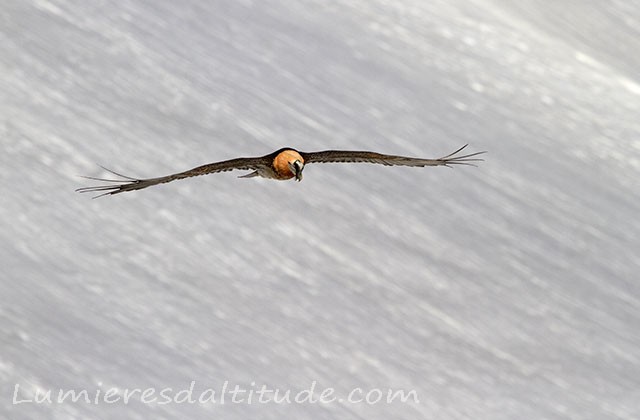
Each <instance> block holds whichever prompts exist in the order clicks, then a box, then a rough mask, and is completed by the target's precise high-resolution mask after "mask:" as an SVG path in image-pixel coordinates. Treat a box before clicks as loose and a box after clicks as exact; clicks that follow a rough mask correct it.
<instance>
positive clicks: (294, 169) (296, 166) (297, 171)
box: [289, 159, 304, 182]
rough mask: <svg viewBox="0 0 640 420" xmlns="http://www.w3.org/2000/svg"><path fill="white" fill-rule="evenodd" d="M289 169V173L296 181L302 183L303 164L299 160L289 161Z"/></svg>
mask: <svg viewBox="0 0 640 420" xmlns="http://www.w3.org/2000/svg"><path fill="white" fill-rule="evenodd" d="M289 169H290V170H291V173H292V174H293V175H294V176H295V177H296V181H298V182H300V181H302V170H303V169H304V163H302V161H300V159H295V160H291V161H289Z"/></svg>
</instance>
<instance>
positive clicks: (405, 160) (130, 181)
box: [76, 144, 486, 198]
mask: <svg viewBox="0 0 640 420" xmlns="http://www.w3.org/2000/svg"><path fill="white" fill-rule="evenodd" d="M467 146H468V145H467V144H465V145H464V146H462V147H461V148H459V149H458V150H456V151H455V152H453V153H450V154H448V155H446V156H443V157H441V158H437V159H421V158H412V157H406V156H394V155H384V154H381V153H376V152H363V151H351V150H325V151H322V152H300V151H297V150H295V149H292V148H290V147H285V148H282V149H280V150H276V151H275V152H273V153H269V154H268V155H265V156H260V157H241V158H236V159H230V160H224V161H221V162H215V163H209V164H207V165H202V166H198V167H196V168H193V169H189V170H188V171H184V172H178V173H175V174H172V175H166V176H161V177H157V178H147V179H137V178H132V177H130V176H126V175H122V174H119V173H117V172H114V171H112V170H109V169H107V168H105V167H102V168H103V169H104V170H106V171H108V172H110V173H112V174H113V175H115V176H117V177H119V178H120V179H105V178H95V177H90V176H85V177H83V178H87V179H92V180H94V181H101V182H106V183H107V184H105V185H98V186H94V187H84V188H78V189H77V190H76V191H77V192H81V193H85V192H98V193H101V194H99V195H97V196H95V197H94V198H98V197H102V196H105V195H110V194H119V193H122V192H127V191H135V190H141V189H143V188H147V187H150V186H152V185H157V184H164V183H166V182H171V181H175V180H177V179H184V178H189V177H192V176H199V175H206V174H213V173H218V172H227V171H232V170H236V169H237V170H243V171H253V172H250V173H248V174H246V175H242V176H240V177H239V178H253V177H255V176H260V177H263V178H270V179H278V180H287V179H292V178H295V180H296V181H301V180H302V170H303V169H304V167H305V165H308V164H310V163H337V162H346V163H348V162H364V163H377V164H380V165H385V166H414V167H424V166H449V167H450V166H451V165H474V162H479V161H482V159H479V158H478V157H477V156H478V155H481V154H483V153H486V152H475V153H470V154H466V155H460V152H461V151H462V150H463V149H464V148H466V147H467Z"/></svg>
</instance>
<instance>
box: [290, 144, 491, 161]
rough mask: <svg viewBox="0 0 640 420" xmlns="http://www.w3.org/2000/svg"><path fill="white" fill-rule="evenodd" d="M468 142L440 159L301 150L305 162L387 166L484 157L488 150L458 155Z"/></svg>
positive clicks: (473, 159) (372, 153) (477, 159)
mask: <svg viewBox="0 0 640 420" xmlns="http://www.w3.org/2000/svg"><path fill="white" fill-rule="evenodd" d="M467 146H468V144H465V145H464V146H462V147H461V148H459V149H458V150H456V151H455V152H453V153H450V154H448V155H446V156H443V157H441V158H438V159H421V158H412V157H407V156H394V155H383V154H381V153H375V152H360V151H349V150H326V151H324V152H311V153H303V152H300V155H302V158H303V159H304V163H305V164H308V163H337V162H365V163H377V164H380V165H386V166H450V165H473V164H474V162H480V161H482V159H479V158H477V157H476V156H478V155H481V154H483V153H486V152H475V153H470V154H467V155H458V154H459V153H460V152H461V151H462V150H464V148H465V147H467Z"/></svg>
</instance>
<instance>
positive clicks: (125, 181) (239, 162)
mask: <svg viewBox="0 0 640 420" xmlns="http://www.w3.org/2000/svg"><path fill="white" fill-rule="evenodd" d="M265 165H269V162H268V161H267V162H265V157H257V158H237V159H231V160H225V161H222V162H216V163H209V164H207V165H202V166H198V167H197V168H193V169H189V170H188V171H184V172H179V173H177V174H172V175H167V176H161V177H159V178H148V179H137V178H131V177H129V176H126V175H122V174H119V173H117V172H114V171H112V170H110V169H107V168H105V167H102V169H104V170H106V171H109V172H111V173H112V174H114V175H115V176H118V177H120V179H104V178H94V177H90V176H85V177H84V178H87V179H93V180H95V181H101V182H106V183H110V184H107V185H98V186H95V187H84V188H78V189H77V190H76V191H77V192H81V193H85V192H101V193H102V194H99V195H97V196H95V197H93V198H98V197H102V196H103V195H109V194H118V193H121V192H126V191H134V190H141V189H143V188H147V187H150V186H152V185H157V184H164V183H166V182H171V181H175V180H176V179H183V178H189V177H192V176H200V175H206V174H213V173H217V172H227V171H232V170H235V169H238V170H256V169H258V168H261V167H264V166H265Z"/></svg>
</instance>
